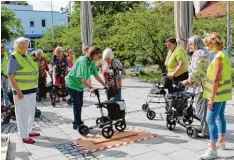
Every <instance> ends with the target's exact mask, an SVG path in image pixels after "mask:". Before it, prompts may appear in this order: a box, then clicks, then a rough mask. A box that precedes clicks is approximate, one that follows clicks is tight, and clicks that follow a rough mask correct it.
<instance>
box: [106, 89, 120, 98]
mask: <svg viewBox="0 0 234 160" xmlns="http://www.w3.org/2000/svg"><path fill="white" fill-rule="evenodd" d="M117 93H118V94H117V95H115V101H121V88H118V89H117ZM110 98H111V97H110V96H109V94H108V91H107V99H108V100H110Z"/></svg>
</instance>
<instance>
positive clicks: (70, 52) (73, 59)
mask: <svg viewBox="0 0 234 160" xmlns="http://www.w3.org/2000/svg"><path fill="white" fill-rule="evenodd" d="M67 60H68V67H69V69H71V68H72V67H73V65H74V63H75V62H76V57H75V55H74V50H73V49H69V50H68V52H67Z"/></svg>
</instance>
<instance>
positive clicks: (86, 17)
mask: <svg viewBox="0 0 234 160" xmlns="http://www.w3.org/2000/svg"><path fill="white" fill-rule="evenodd" d="M80 25H81V39H82V48H84V47H86V46H91V45H92V44H93V15H92V9H91V4H90V1H81V12H80Z"/></svg>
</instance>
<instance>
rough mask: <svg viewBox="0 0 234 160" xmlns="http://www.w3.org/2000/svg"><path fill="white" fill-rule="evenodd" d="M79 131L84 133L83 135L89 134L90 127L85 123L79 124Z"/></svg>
mask: <svg viewBox="0 0 234 160" xmlns="http://www.w3.org/2000/svg"><path fill="white" fill-rule="evenodd" d="M78 132H79V133H80V134H81V135H82V136H87V135H88V134H89V127H88V126H86V125H85V124H82V125H80V126H79V128H78Z"/></svg>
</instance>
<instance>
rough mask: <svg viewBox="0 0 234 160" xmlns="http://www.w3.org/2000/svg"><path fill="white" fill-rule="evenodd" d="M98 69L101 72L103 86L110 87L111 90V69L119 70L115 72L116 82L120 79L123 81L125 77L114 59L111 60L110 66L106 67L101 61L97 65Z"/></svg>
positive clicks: (120, 65)
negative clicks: (103, 81)
mask: <svg viewBox="0 0 234 160" xmlns="http://www.w3.org/2000/svg"><path fill="white" fill-rule="evenodd" d="M98 68H99V69H100V70H101V71H102V74H103V77H104V80H105V84H106V85H107V86H110V87H111V88H114V87H115V81H114V72H113V70H112V69H111V68H117V69H120V70H121V71H117V74H116V82H118V81H120V80H121V79H124V78H125V75H126V73H125V71H124V69H123V65H122V63H121V62H120V61H119V60H118V59H116V58H114V59H113V60H112V62H111V64H110V65H108V64H107V63H106V62H105V61H101V62H100V63H99V64H98Z"/></svg>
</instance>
